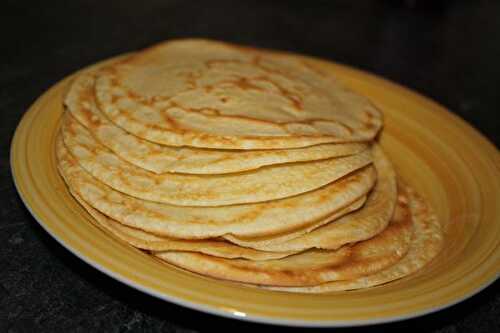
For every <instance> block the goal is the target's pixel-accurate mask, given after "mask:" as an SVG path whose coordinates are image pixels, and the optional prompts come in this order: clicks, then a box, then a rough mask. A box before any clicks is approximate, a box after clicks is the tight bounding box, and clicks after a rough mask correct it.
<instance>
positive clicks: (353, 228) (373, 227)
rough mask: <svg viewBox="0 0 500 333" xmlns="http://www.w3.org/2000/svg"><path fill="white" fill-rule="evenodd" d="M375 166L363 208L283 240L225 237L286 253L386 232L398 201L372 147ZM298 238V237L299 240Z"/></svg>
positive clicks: (389, 172) (390, 172)
mask: <svg viewBox="0 0 500 333" xmlns="http://www.w3.org/2000/svg"><path fill="white" fill-rule="evenodd" d="M373 154H374V161H375V162H374V164H375V168H376V170H377V173H378V178H377V184H376V185H375V187H374V189H373V190H372V192H371V193H370V194H369V196H368V200H367V202H366V204H365V205H364V207H363V209H360V210H358V211H356V212H353V213H351V214H348V215H345V216H344V217H342V218H341V219H338V220H334V222H332V223H328V224H326V225H324V226H321V227H319V226H318V227H319V228H317V229H314V230H310V229H306V230H303V233H302V235H300V234H298V235H297V233H295V235H297V237H291V238H290V237H289V238H288V239H287V240H286V241H281V242H280V241H279V240H283V238H281V239H278V237H261V238H256V239H255V238H254V239H252V238H239V237H235V236H231V235H228V236H224V238H226V239H227V240H229V241H231V242H233V243H235V244H238V245H240V246H245V247H251V248H254V249H258V250H262V251H275V252H281V251H284V252H289V251H302V250H306V249H310V248H319V249H330V250H335V249H337V248H339V247H341V246H342V245H344V244H347V243H353V242H359V241H363V240H365V239H368V238H371V237H373V236H375V235H377V234H378V233H380V232H381V231H382V230H384V229H385V227H386V226H387V224H388V223H389V220H390V219H391V216H392V214H393V211H394V206H395V203H396V198H397V192H398V190H397V184H396V173H395V171H394V169H393V168H392V166H391V163H390V162H389V160H388V159H387V157H386V156H385V154H384V153H383V151H382V149H381V148H380V147H379V146H378V145H375V146H374V148H373ZM299 236H300V237H299Z"/></svg>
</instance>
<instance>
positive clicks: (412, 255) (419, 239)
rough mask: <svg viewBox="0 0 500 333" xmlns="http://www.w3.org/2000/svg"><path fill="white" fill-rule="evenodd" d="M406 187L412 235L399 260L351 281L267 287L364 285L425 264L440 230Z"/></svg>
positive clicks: (316, 289)
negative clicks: (413, 228) (406, 250)
mask: <svg viewBox="0 0 500 333" xmlns="http://www.w3.org/2000/svg"><path fill="white" fill-rule="evenodd" d="M406 190H407V192H408V197H409V205H410V209H411V213H412V216H413V221H414V225H415V232H414V234H413V237H412V241H411V244H410V249H409V250H408V253H407V254H406V256H405V257H404V258H403V259H401V261H399V262H398V263H396V264H395V265H393V266H391V267H388V268H386V269H384V270H382V271H380V272H378V273H375V274H370V275H367V276H363V277H360V278H357V279H353V280H347V281H334V282H328V283H325V284H320V285H318V286H312V287H291V288H286V287H285V288H278V287H271V289H274V290H280V291H290V292H301V293H326V292H333V291H342V290H352V289H360V288H368V287H373V286H377V285H381V284H384V283H388V282H391V281H394V280H397V279H401V278H403V277H405V276H408V275H410V274H413V273H415V272H417V271H418V270H420V269H422V268H423V267H425V266H426V265H427V264H428V263H429V262H430V261H431V260H432V259H433V258H434V257H435V256H437V254H438V253H439V252H440V251H441V248H442V247H443V232H442V229H441V225H440V223H439V221H438V219H437V217H436V215H435V214H434V212H433V211H432V209H431V208H430V207H429V205H428V204H427V203H426V202H425V201H424V200H423V198H422V197H420V196H419V195H418V194H417V193H416V192H415V191H414V190H413V189H411V188H407V189H406Z"/></svg>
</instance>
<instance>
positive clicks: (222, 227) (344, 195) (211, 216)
mask: <svg viewBox="0 0 500 333" xmlns="http://www.w3.org/2000/svg"><path fill="white" fill-rule="evenodd" d="M56 154H57V159H58V169H59V172H60V173H61V175H62V176H63V178H64V179H65V182H66V183H67V184H68V186H69V187H70V188H71V189H72V191H74V192H75V193H77V194H78V195H79V196H80V197H81V198H82V199H83V200H85V202H87V203H88V204H89V205H91V206H92V207H94V208H96V209H97V210H99V211H100V212H102V213H103V214H105V215H107V216H109V217H111V218H113V219H114V220H117V221H119V222H120V223H122V224H125V225H127V226H130V227H134V228H138V229H142V230H145V231H148V232H151V233H154V234H157V235H163V236H168V237H174V238H188V239H200V238H212V237H218V236H222V235H226V234H233V235H239V236H263V235H272V234H279V233H284V232H287V231H291V230H295V229H298V228H303V227H307V226H308V225H312V224H314V223H317V222H318V221H319V220H322V219H326V218H329V217H330V216H331V215H332V214H335V213H336V212H338V211H339V210H341V209H343V208H345V207H347V206H349V205H350V204H352V203H354V202H355V201H357V200H359V199H361V198H362V197H363V196H365V195H366V194H367V193H368V192H369V191H370V189H371V188H372V187H373V185H374V183H375V180H376V172H375V169H374V168H373V167H372V166H367V167H365V168H363V169H360V170H358V171H356V172H354V173H352V174H349V175H347V176H345V177H343V178H342V179H340V180H338V181H336V182H333V183H331V184H328V185H327V186H324V187H322V188H320V189H318V190H315V191H312V192H308V193H305V194H302V195H298V196H294V197H290V198H285V199H280V200H274V201H268V202H263V203H257V204H245V205H231V206H224V207H194V206H192V207H182V206H174V205H167V204H159V203H155V202H150V201H145V200H141V199H137V198H134V197H131V196H128V195H125V194H123V193H121V192H118V191H116V190H113V189H112V188H111V187H109V186H107V185H105V184H103V183H101V182H99V181H98V180H97V179H95V178H94V177H92V176H90V174H88V173H87V172H86V171H84V170H83V169H82V168H81V167H80V165H79V164H78V162H77V161H76V159H75V158H74V157H73V156H72V155H71V154H69V152H68V151H67V149H66V147H65V146H64V143H63V140H62V137H61V136H58V138H57V141H56ZM291 211H293V214H290V212H291Z"/></svg>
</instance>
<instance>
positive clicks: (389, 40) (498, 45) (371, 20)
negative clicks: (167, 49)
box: [0, 0, 500, 332]
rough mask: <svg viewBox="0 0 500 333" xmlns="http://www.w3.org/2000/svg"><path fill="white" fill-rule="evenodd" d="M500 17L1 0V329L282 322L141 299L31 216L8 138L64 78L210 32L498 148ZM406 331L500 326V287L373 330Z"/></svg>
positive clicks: (260, 4)
mask: <svg viewBox="0 0 500 333" xmlns="http://www.w3.org/2000/svg"><path fill="white" fill-rule="evenodd" d="M499 15H500V2H498V1H469V2H467V1H419V0H416V1H380V0H379V1H319V0H316V1H258V0H255V1H204V2H201V1H197V2H195V1H162V0H157V1H142V2H139V1H129V0H127V1H114V2H111V1H109V2H106V1H50V2H35V1H33V2H31V3H30V2H29V1H10V0H8V1H4V2H3V3H2V13H1V14H0V22H2V23H3V29H2V30H1V31H2V45H3V47H2V51H1V52H0V59H1V62H0V68H1V70H0V138H1V141H0V147H1V149H0V244H1V246H0V332H31V331H38V332H53V331H64V332H66V331H81V332H86V331H112V332H128V331H148V332H149V331H153V332H156V331H166V332H196V331H206V330H208V329H209V328H211V329H216V330H223V329H231V330H235V331H236V330H237V331H239V332H254V331H259V332H275V331H276V330H277V328H276V327H273V326H266V325H259V324H251V323H244V322H237V321H234V320H230V319H223V318H219V317H215V316H211V315H206V314H202V313H199V312H196V311H192V310H189V309H186V308H183V307H180V306H177V305H174V304H170V303H167V302H163V301H159V300H156V299H154V298H152V297H150V296H147V295H144V294H142V293H140V292H138V291H136V290H134V289H132V288H129V287H127V286H125V285H122V284H121V283H119V282H116V281H115V280H113V279H111V278H109V277H107V276H105V275H104V274H102V273H100V272H98V271H96V270H95V269H93V268H91V267H90V266H88V265H87V264H85V263H83V262H82V261H80V260H79V259H77V258H76V257H75V256H74V255H73V254H71V253H70V252H68V251H67V250H66V249H64V248H63V247H61V246H60V245H59V244H58V243H57V242H56V241H55V240H53V239H52V238H51V237H50V236H49V235H48V234H47V233H46V232H45V231H43V229H42V228H41V227H40V226H39V225H38V224H37V223H36V222H35V220H34V219H33V218H32V217H31V215H30V214H29V212H28V211H27V210H26V208H25V207H24V205H23V204H22V202H21V200H20V199H19V197H18V195H17V193H16V191H15V189H14V185H13V183H12V180H11V176H10V167H9V145H10V140H11V138H12V135H13V134H14V130H15V127H16V125H17V123H18V122H19V120H20V119H21V117H22V115H23V113H24V112H25V111H26V110H27V108H28V107H29V106H30V104H31V103H32V102H33V101H34V100H35V99H36V98H37V96H39V95H40V94H42V93H43V92H44V91H45V90H46V89H47V88H49V87H50V86H51V85H52V84H54V83H55V82H57V81H58V80H60V79H62V78H63V77H65V76H66V75H68V74H70V73H72V72H73V71H75V70H77V69H79V68H81V67H83V66H85V65H88V64H92V63H94V62H96V61H98V60H101V59H105V58H108V57H111V56H114V55H117V54H120V53H123V52H127V51H132V50H136V49H139V48H142V47H145V46H148V45H150V44H152V43H155V42H158V41H161V40H164V39H168V38H173V37H188V36H200V37H201V36H202V37H210V38H216V39H222V40H227V41H232V42H239V43H244V44H250V45H255V46H261V47H267V48H276V49H282V50H290V51H295V52H300V53H305V54H310V55H314V56H319V57H323V58H327V59H332V60H335V61H338V62H342V63H346V64H349V65H352V66H355V67H358V68H362V69H365V70H368V71H371V72H374V73H376V74H378V75H381V76H384V77H386V78H388V79H391V80H393V81H396V82H398V83H401V84H403V85H406V86H408V87H410V88H412V89H414V90H416V91H418V92H421V93H422V94H424V95H427V96H429V97H431V98H433V99H435V100H436V101H438V102H440V103H442V104H443V105H445V106H446V107H448V108H449V109H450V110H451V111H453V112H455V113H456V114H458V115H460V116H461V117H463V118H464V119H465V120H466V121H468V122H469V123H471V124H472V125H473V126H475V127H476V128H477V129H479V130H480V131H481V132H482V133H483V134H484V135H485V136H486V137H488V138H489V139H490V140H491V141H492V142H494V143H495V144H496V145H497V147H498V145H499V144H500V117H499V111H498V108H499V106H500V103H499V102H500V91H499V87H500V63H499V59H500V20H499V19H498V17H499ZM2 23H0V24H2ZM409 327H415V328H418V329H419V330H420V331H423V332H500V283H499V282H498V281H497V282H496V283H495V284H493V285H492V286H490V287H488V288H487V289H485V290H484V291H482V292H481V293H479V294H478V295H476V296H473V297H472V298H470V299H468V300H466V301H465V302H463V303H461V304H458V305H455V306H453V307H451V308H449V309H446V310H444V311H440V312H438V313H436V314H431V315H427V316H424V317H421V318H418V319H413V320H408V321H403V322H400V323H395V324H388V325H383V326H378V327H376V329H380V330H382V329H383V330H384V331H394V332H396V331H398V332H399V331H401V330H403V329H405V328H409ZM373 329H374V328H373V327H371V328H370V327H369V328H360V329H354V330H352V331H354V332H357V331H359V332H364V331H365V330H366V331H373ZM290 330H293V329H290Z"/></svg>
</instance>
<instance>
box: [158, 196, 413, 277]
mask: <svg viewBox="0 0 500 333" xmlns="http://www.w3.org/2000/svg"><path fill="white" fill-rule="evenodd" d="M400 195H402V196H405V194H404V193H401V194H400ZM412 233H413V222H412V216H411V214H410V210H409V207H408V205H407V199H404V200H399V201H398V204H397V206H396V209H395V212H394V215H393V217H392V219H391V222H390V223H389V225H388V226H387V228H386V229H384V231H382V232H381V233H380V234H378V235H377V236H375V237H373V238H371V239H369V240H366V241H364V242H359V243H357V244H354V245H346V246H343V247H341V248H340V249H338V250H308V251H306V252H302V253H299V254H295V255H291V256H288V257H285V258H282V259H272V260H266V261H252V260H244V259H223V258H218V257H214V256H209V255H204V254H199V253H189V252H181V251H172V252H161V253H156V254H155V255H156V256H158V257H159V258H161V259H162V260H165V261H167V262H168V263H171V264H173V265H176V266H179V267H182V268H184V269H187V270H190V271H192V272H196V273H200V274H203V275H208V276H211V277H216V278H219V279H226V280H232V281H238V282H244V283H250V284H258V285H271V286H312V285H316V284H320V283H325V282H329V281H339V280H350V279H356V278H359V277H361V276H364V275H369V274H373V273H376V272H378V271H380V270H382V269H384V268H387V267H389V266H391V265H394V264H395V263H397V262H398V261H399V260H401V258H403V257H404V255H405V254H406V252H407V251H408V249H409V246H410V241H411V237H412Z"/></svg>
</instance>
